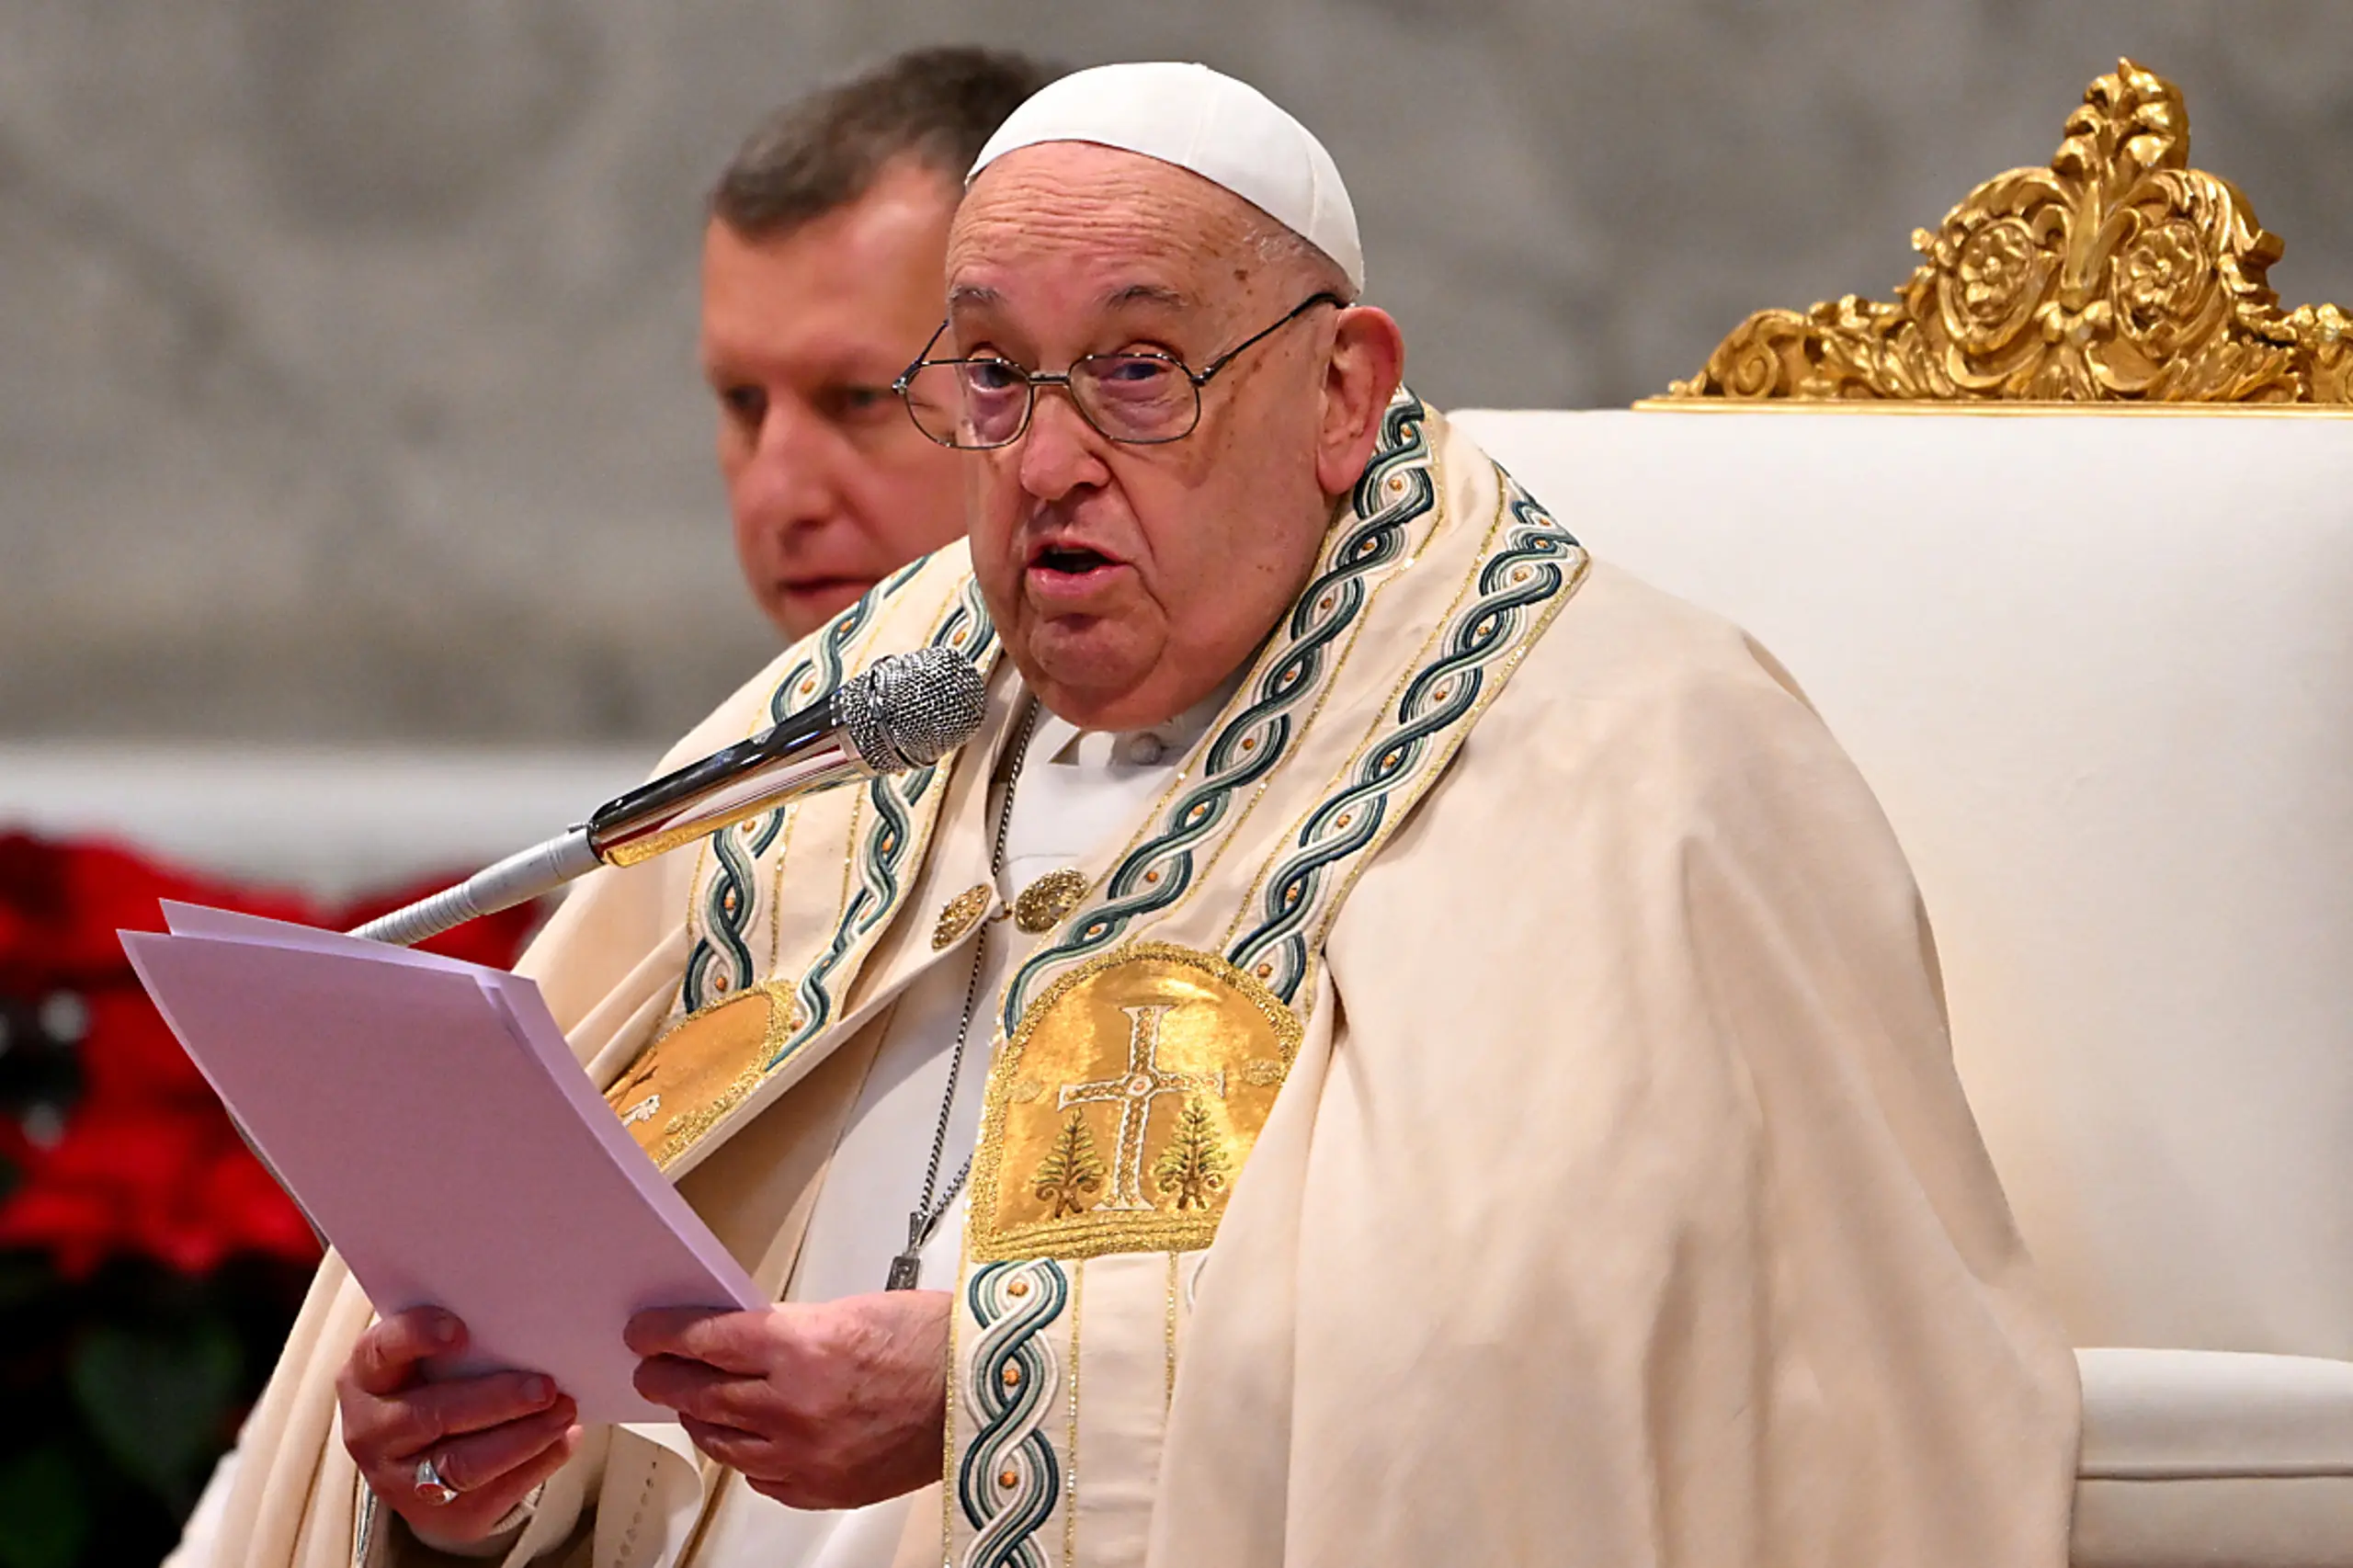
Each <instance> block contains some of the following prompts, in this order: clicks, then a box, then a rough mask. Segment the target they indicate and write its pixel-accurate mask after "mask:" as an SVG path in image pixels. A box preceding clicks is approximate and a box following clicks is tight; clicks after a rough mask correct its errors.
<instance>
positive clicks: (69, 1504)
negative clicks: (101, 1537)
mask: <svg viewBox="0 0 2353 1568" xmlns="http://www.w3.org/2000/svg"><path fill="white" fill-rule="evenodd" d="M89 1538H90V1505H89V1502H88V1500H87V1499H85V1497H84V1496H83V1495H82V1478H81V1476H80V1475H79V1474H78V1473H77V1472H76V1471H75V1470H74V1461H73V1460H72V1459H70V1458H68V1457H67V1455H66V1452H65V1449H64V1448H63V1445H61V1444H57V1443H49V1444H45V1445H44V1446H42V1447H40V1448H38V1449H27V1450H26V1451H25V1452H23V1453H18V1454H11V1455H10V1456H9V1457H8V1458H7V1459H6V1460H0V1568H73V1564H74V1560H75V1559H76V1558H78V1557H80V1556H81V1555H82V1548H83V1546H84V1545H85V1543H86V1542H87V1541H88V1540H89Z"/></svg>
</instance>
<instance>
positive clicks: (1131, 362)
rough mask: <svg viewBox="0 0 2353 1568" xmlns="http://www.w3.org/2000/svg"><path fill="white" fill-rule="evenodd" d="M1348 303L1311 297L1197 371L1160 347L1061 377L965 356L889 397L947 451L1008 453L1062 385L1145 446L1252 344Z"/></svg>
mask: <svg viewBox="0 0 2353 1568" xmlns="http://www.w3.org/2000/svg"><path fill="white" fill-rule="evenodd" d="M1317 305H1336V306H1342V307H1345V306H1346V305H1347V301H1345V300H1343V299H1341V298H1340V296H1338V295H1337V294H1335V293H1332V292H1330V291H1328V290H1326V291H1324V292H1322V293H1317V294H1311V295H1309V296H1308V297H1307V298H1306V299H1304V300H1302V301H1300V302H1299V303H1298V304H1297V305H1295V306H1293V307H1292V308H1291V310H1290V312H1289V313H1287V314H1286V315H1284V317H1283V318H1282V319H1281V320H1280V321H1278V322H1276V323H1275V324H1273V325H1272V326H1269V327H1267V328H1266V329H1265V330H1264V331H1262V332H1255V333H1252V334H1251V335H1249V336H1248V337H1245V338H1244V339H1243V340H1242V341H1241V342H1239V343H1237V344H1235V345H1234V346H1233V347H1231V348H1229V349H1227V350H1226V351H1225V352H1224V353H1222V354H1221V355H1219V356H1218V357H1217V358H1214V359H1212V360H1211V361H1210V363H1209V368H1208V369H1202V370H1196V369H1192V368H1190V367H1189V366H1188V365H1187V364H1186V363H1185V361H1183V360H1182V359H1179V358H1176V356H1175V355H1173V354H1163V353H1161V352H1160V351H1159V350H1157V349H1149V348H1140V349H1132V350H1130V351H1128V352H1126V353H1121V354H1089V355H1086V356H1085V357H1084V358H1078V359H1074V360H1072V361H1071V367H1070V369H1067V370H1064V371H1062V372H1061V373H1060V374H1049V373H1047V372H1045V371H1042V370H1029V369H1023V368H1022V367H1021V366H1019V365H1017V364H1015V363H1014V362H1013V361H1012V360H1010V359H1006V358H999V357H997V356H995V355H983V356H980V357H978V358H969V359H930V358H918V359H916V361H915V363H914V364H912V365H910V366H908V367H907V368H906V369H904V371H902V372H900V375H899V379H898V380H897V381H893V382H892V383H891V390H892V392H897V393H898V394H899V400H900V401H901V402H902V403H905V404H906V405H907V416H908V417H909V418H910V419H913V420H914V421H915V428H916V429H918V430H920V431H922V432H923V433H924V434H925V435H926V436H928V437H931V438H932V439H933V440H935V441H937V442H938V443H939V444H940V445H941V446H943V447H955V448H957V449H961V450H964V451H986V450H988V449H991V448H993V447H1006V446H1010V445H1012V444H1013V443H1014V442H1016V441H1017V440H1019V439H1021V434H1022V432H1023V431H1025V430H1027V429H1029V415H1030V414H1031V413H1032V412H1033V411H1034V410H1035V409H1036V407H1037V405H1038V389H1039V388H1040V387H1060V388H1062V389H1063V391H1064V392H1068V393H1069V394H1070V401H1071V403H1072V404H1073V405H1074V407H1076V408H1077V410H1078V413H1079V416H1080V417H1081V418H1083V419H1085V420H1086V422H1087V423H1088V424H1089V425H1092V426H1094V427H1095V428H1096V429H1097V430H1098V431H1100V432H1102V434H1103V435H1104V436H1105V437H1107V438H1108V439H1110V440H1114V441H1119V442H1122V443H1125V444H1126V445H1129V446H1137V447H1151V446H1158V445H1160V444H1161V443H1163V442H1166V441H1181V440H1183V439H1184V438H1185V437H1188V436H1189V435H1191V434H1192V433H1193V429H1194V427H1195V426H1198V425H1199V424H1200V422H1201V389H1202V388H1203V387H1205V386H1207V385H1209V384H1210V380H1211V377H1213V376H1215V375H1216V374H1217V373H1218V372H1219V371H1220V370H1222V369H1225V368H1226V367H1227V366H1228V365H1231V364H1232V363H1233V361H1234V358H1235V357H1236V356H1238V355H1240V354H1241V352H1242V351H1243V350H1244V349H1245V348H1247V347H1250V346H1251V345H1253V344H1255V343H1259V342H1262V341H1264V340H1265V339H1267V338H1268V337H1271V336H1273V335H1275V334H1276V333H1278V332H1279V331H1281V330H1282V329H1283V328H1284V327H1286V326H1289V325H1290V324H1291V323H1293V322H1295V321H1297V320H1298V319H1299V318H1300V317H1302V316H1303V315H1305V314H1306V313H1307V312H1309V311H1311V310H1313V308H1314V307H1316V306H1317ZM947 330H948V324H947V323H945V322H942V323H941V324H940V326H939V332H935V333H933V334H932V335H931V343H926V344H925V345H924V353H925V354H926V355H927V354H929V353H930V352H931V347H932V344H934V343H938V341H939V333H940V332H945V331H947Z"/></svg>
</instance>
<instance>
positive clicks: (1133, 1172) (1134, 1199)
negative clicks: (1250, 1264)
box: [1056, 1002, 1225, 1214]
mask: <svg viewBox="0 0 2353 1568" xmlns="http://www.w3.org/2000/svg"><path fill="white" fill-rule="evenodd" d="M1175 1009H1176V1003H1174V1002H1146V1003H1143V1004H1142V1005H1140V1006H1133V1007H1122V1008H1120V1011H1121V1012H1123V1013H1125V1014H1126V1015H1127V1016H1128V1070H1127V1072H1126V1073H1124V1074H1121V1075H1120V1076H1119V1077H1117V1078H1100V1079H1097V1081H1096V1082H1094V1083H1091V1084H1065V1085H1063V1092H1062V1096H1061V1099H1060V1101H1059V1102H1058V1104H1057V1106H1056V1108H1057V1109H1061V1110H1068V1109H1069V1108H1071V1107H1073V1106H1074V1105H1116V1106H1118V1107H1119V1108H1120V1142H1119V1147H1118V1149H1117V1150H1116V1151H1115V1152H1114V1153H1113V1154H1112V1156H1111V1191H1110V1193H1109V1195H1108V1196H1107V1197H1106V1198H1105V1199H1103V1201H1102V1202H1100V1203H1098V1204H1097V1205H1096V1206H1095V1212H1097V1213H1098V1214H1101V1213H1117V1212H1120V1211H1131V1212H1132V1211H1134V1210H1143V1209H1151V1208H1153V1207H1154V1205H1153V1203H1152V1202H1151V1201H1150V1200H1149V1199H1146V1198H1145V1197H1144V1195H1143V1135H1144V1129H1145V1127H1146V1125H1147V1124H1148V1123H1149V1122H1150V1121H1151V1119H1152V1102H1153V1101H1154V1100H1156V1099H1158V1098H1159V1097H1160V1096H1163V1095H1181V1094H1193V1093H1197V1092H1206V1093H1209V1094H1212V1095H1215V1096H1217V1097H1218V1098H1220V1099H1223V1098H1224V1097H1225V1073H1224V1070H1223V1069H1222V1068H1221V1069H1220V1070H1219V1071H1217V1072H1215V1073H1176V1072H1171V1071H1169V1070H1167V1069H1165V1068H1163V1067H1162V1066H1161V1065H1160V1020H1161V1019H1162V1018H1164V1017H1166V1016H1167V1015H1168V1014H1169V1013H1171V1012H1173V1011H1174V1010H1175Z"/></svg>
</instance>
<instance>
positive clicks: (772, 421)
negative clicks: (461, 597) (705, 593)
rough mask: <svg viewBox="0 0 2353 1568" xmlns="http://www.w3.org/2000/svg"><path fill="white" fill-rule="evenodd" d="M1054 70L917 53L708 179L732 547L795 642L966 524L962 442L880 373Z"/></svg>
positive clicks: (715, 365) (713, 349)
mask: <svg viewBox="0 0 2353 1568" xmlns="http://www.w3.org/2000/svg"><path fill="white" fill-rule="evenodd" d="M1058 74H1060V73H1059V72H1057V71H1053V70H1050V69H1048V68H1047V67H1045V66H1042V65H1040V64H1039V63H1038V62H1034V61H1031V60H1029V59H1026V58H1024V57H1022V56H1020V55H1017V54H1012V53H1006V52H1003V51H995V50H983V49H961V48H959V49H922V50H914V51H909V52H907V53H904V54H901V55H898V56H895V57H893V58H892V59H891V60H889V61H886V62H883V63H882V64H881V65H880V66H877V67H876V68H874V69H873V70H870V71H869V72H867V73H865V74H861V75H859V76H857V77H855V78H852V79H850V80H847V81H844V82H841V83H839V84H837V85H833V86H830V87H826V88H824V89H821V90H820V91H818V92H816V93H813V94H812V95H810V96H808V97H803V98H801V99H799V100H797V101H796V102H794V103H791V104H789V105H787V106H786V107H785V108H781V109H779V110H778V111H777V112H776V113H775V114H774V115H772V116H770V117H769V118H768V119H767V120H766V121H765V122H763V123H762V124H761V125H760V126H759V128H758V129H757V130H756V131H753V133H752V135H751V137H750V138H749V139H748V140H747V141H746V142H745V143H744V145H743V147H742V149H741V150H740V151H738V152H737V153H736V154H735V156H734V158H733V161H732V162H730V163H729V164H728V165H727V167H726V170H725V171H724V172H723V173H722V174H721V176H719V181H718V184H717V185H716V186H715V187H713V188H712V191H711V193H710V223H709V226H708V227H707V228H706V229H705V231H704V234H703V262H702V338H701V349H700V352H701V358H702V369H703V374H704V377H705V379H706V380H708V381H709V382H710V389H711V392H712V393H713V395H714V396H716V397H717V398H718V400H719V467H720V472H721V473H722V475H723V476H724V477H725V479H726V481H727V506H728V511H729V512H730V514H731V515H732V516H733V519H734V529H735V551H736V554H737V556H738V558H739V559H740V560H741V561H742V562H743V566H744V577H745V582H746V583H748V584H749V585H750V586H751V589H752V597H754V598H755V599H756V600H757V601H758V602H759V606H760V608H761V609H762V610H763V611H765V612H766V613H767V617H768V619H771V620H773V621H775V622H776V624H777V627H778V630H779V631H782V632H783V633H784V634H785V636H786V637H787V638H788V639H798V638H800V637H802V636H805V635H807V634H808V633H809V632H811V631H815V630H816V629H817V628H818V627H819V626H821V625H823V624H824V622H825V621H826V619H829V618H830V617H832V616H833V615H834V614H835V612H836V611H838V610H841V609H843V608H847V606H849V605H850V604H851V603H853V602H855V601H856V600H857V598H858V596H859V595H861V594H863V593H865V592H866V590H867V589H869V588H870V587H872V586H873V585H875V584H876V583H877V582H879V581H881V579H882V578H883V577H884V576H885V575H887V574H890V573H891V572H892V571H894V570H895V569H897V568H898V567H900V566H903V565H904V564H906V563H907V562H910V561H913V560H915V558H916V557H918V556H921V555H926V554H928V553H929V552H930V551H933V550H935V549H937V548H938V547H939V546H940V545H943V544H946V543H947V542H948V541H949V540H952V539H954V538H956V537H957V536H958V535H960V534H961V533H962V532H963V531H964V516H963V495H962V489H961V485H962V470H961V467H960V465H959V463H958V460H957V456H956V454H955V453H954V452H952V451H950V450H949V449H946V448H943V447H939V446H937V445H935V444H934V443H932V442H931V441H928V440H926V439H925V438H924V436H923V433H922V432H921V431H919V430H917V429H915V426H912V425H911V424H909V423H908V421H907V416H906V411H905V410H904V409H903V408H902V407H900V405H899V400H898V398H897V397H896V396H895V395H894V394H893V393H892V390H891V383H892V381H893V380H894V379H895V378H896V377H897V376H898V374H899V372H900V370H901V369H904V368H905V366H906V365H907V364H908V362H909V361H911V360H913V359H914V358H915V356H916V355H918V354H920V353H921V352H922V351H923V346H924V344H925V342H926V340H927V339H928V338H929V337H930V336H931V335H932V332H933V329H935V328H936V327H938V325H939V296H940V278H941V275H942V271H943V269H944V266H945V259H946V256H947V249H948V221H949V217H950V215H951V214H953V213H954V211H955V210H956V201H957V198H958V197H959V196H960V195H961V192H962V188H963V179H964V171H965V170H967V169H969V168H971V167H972V160H973V158H974V157H975V156H977V155H978V154H979V153H980V150H981V147H982V145H983V143H984V142H987V140H988V138H989V135H990V133H991V132H992V131H995V130H996V128H997V126H998V125H999V124H1000V123H1001V122H1003V120H1004V119H1005V117H1006V115H1008V114H1010V113H1012V112H1013V109H1014V108H1015V106H1016V105H1017V104H1019V103H1020V102H1021V101H1022V100H1023V99H1024V98H1027V97H1029V95H1030V94H1031V93H1033V92H1035V91H1036V90H1037V89H1038V88H1039V87H1040V86H1043V85H1045V84H1046V83H1047V82H1048V81H1050V80H1051V79H1052V78H1053V77H1054V76H1056V75H1058Z"/></svg>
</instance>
